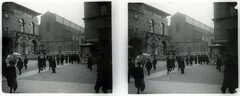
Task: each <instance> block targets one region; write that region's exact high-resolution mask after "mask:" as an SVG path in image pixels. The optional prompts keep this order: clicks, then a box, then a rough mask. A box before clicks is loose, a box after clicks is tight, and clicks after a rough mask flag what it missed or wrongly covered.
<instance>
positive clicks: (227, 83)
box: [221, 53, 238, 93]
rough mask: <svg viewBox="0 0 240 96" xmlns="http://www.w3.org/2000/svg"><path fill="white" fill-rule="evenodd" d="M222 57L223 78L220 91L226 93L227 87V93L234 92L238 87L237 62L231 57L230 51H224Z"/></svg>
mask: <svg viewBox="0 0 240 96" xmlns="http://www.w3.org/2000/svg"><path fill="white" fill-rule="evenodd" d="M224 59H225V61H224V65H225V68H224V79H223V84H222V87H221V91H222V93H226V89H227V88H228V91H229V93H235V92H236V90H235V89H236V88H238V64H237V63H235V62H234V61H233V60H232V59H231V54H230V53H225V54H224Z"/></svg>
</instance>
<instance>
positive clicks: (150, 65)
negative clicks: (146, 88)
mask: <svg viewBox="0 0 240 96" xmlns="http://www.w3.org/2000/svg"><path fill="white" fill-rule="evenodd" d="M145 67H146V68H147V71H148V76H149V75H150V70H151V69H152V62H151V61H150V60H149V59H147V63H146V66H145Z"/></svg>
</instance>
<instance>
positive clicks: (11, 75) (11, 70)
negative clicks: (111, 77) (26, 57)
mask: <svg viewBox="0 0 240 96" xmlns="http://www.w3.org/2000/svg"><path fill="white" fill-rule="evenodd" d="M9 63H10V66H8V67H7V68H6V79H7V85H8V87H10V93H12V89H13V84H14V82H16V78H17V75H16V68H15V67H14V64H15V63H14V62H9Z"/></svg>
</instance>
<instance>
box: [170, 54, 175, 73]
mask: <svg viewBox="0 0 240 96" xmlns="http://www.w3.org/2000/svg"><path fill="white" fill-rule="evenodd" d="M171 66H172V70H174V68H175V58H174V56H172V59H171Z"/></svg>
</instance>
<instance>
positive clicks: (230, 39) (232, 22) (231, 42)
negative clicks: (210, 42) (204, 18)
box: [213, 2, 238, 61]
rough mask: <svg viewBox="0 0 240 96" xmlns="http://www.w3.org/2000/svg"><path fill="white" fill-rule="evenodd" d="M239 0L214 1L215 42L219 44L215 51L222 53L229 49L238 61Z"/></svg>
mask: <svg viewBox="0 0 240 96" xmlns="http://www.w3.org/2000/svg"><path fill="white" fill-rule="evenodd" d="M236 5H237V2H215V3H214V19H213V22H214V32H215V34H214V43H215V44H219V45H222V46H219V47H217V48H215V49H214V50H213V51H214V53H217V54H218V55H222V54H223V53H224V52H226V51H228V52H230V53H231V54H232V56H233V57H234V59H235V60H236V61H237V59H238V58H237V57H238V11H237V9H235V7H236Z"/></svg>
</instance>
